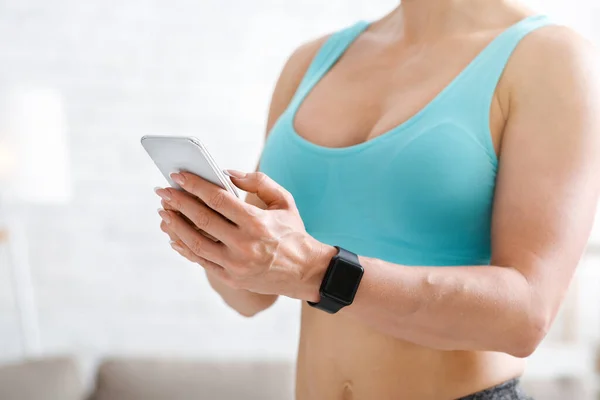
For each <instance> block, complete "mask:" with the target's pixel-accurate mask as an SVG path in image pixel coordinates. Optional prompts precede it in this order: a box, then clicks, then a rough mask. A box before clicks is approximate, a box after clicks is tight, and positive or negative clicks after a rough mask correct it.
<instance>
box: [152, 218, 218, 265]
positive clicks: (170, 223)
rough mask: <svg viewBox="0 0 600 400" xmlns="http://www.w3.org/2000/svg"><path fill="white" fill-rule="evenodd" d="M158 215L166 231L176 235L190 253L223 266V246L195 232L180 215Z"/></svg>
mask: <svg viewBox="0 0 600 400" xmlns="http://www.w3.org/2000/svg"><path fill="white" fill-rule="evenodd" d="M159 214H160V217H161V218H162V219H163V221H164V222H165V223H166V224H167V229H169V230H170V231H171V232H173V233H174V234H175V235H177V236H178V237H179V239H180V240H181V242H183V243H184V244H185V245H186V246H187V247H188V248H189V249H190V250H191V251H192V253H194V254H195V255H196V256H198V257H202V258H205V259H207V260H209V261H212V262H214V263H216V264H218V265H223V260H224V259H225V245H224V244H222V243H216V242H214V241H212V240H210V239H209V238H207V237H206V236H204V235H203V234H201V233H199V232H197V231H196V230H195V229H194V228H192V227H191V226H190V224H188V223H187V222H185V221H184V219H183V218H182V217H181V216H180V215H178V214H177V213H175V212H173V211H166V210H160V211H159Z"/></svg>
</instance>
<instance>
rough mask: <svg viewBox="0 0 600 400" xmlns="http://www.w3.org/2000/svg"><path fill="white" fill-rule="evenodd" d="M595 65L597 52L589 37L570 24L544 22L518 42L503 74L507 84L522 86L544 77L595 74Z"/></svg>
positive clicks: (542, 79) (587, 75)
mask: <svg viewBox="0 0 600 400" xmlns="http://www.w3.org/2000/svg"><path fill="white" fill-rule="evenodd" d="M597 67H598V54H597V51H596V49H595V47H594V46H593V45H592V43H591V42H590V41H589V40H587V39H586V38H585V37H584V36H583V35H581V34H580V33H578V32H576V31H575V30H573V29H571V28H569V27H566V26H562V25H547V26H544V27H541V28H539V29H537V30H535V31H533V32H531V33H530V34H528V35H527V36H526V37H525V38H524V39H523V40H522V41H521V43H520V44H519V45H518V46H517V48H516V49H515V51H514V54H513V56H512V57H511V61H510V62H509V64H508V65H507V67H506V71H505V75H506V78H507V79H506V80H507V82H508V84H509V86H514V87H524V86H530V85H532V84H542V83H543V81H544V80H552V81H555V80H565V81H567V80H568V81H571V80H572V79H576V80H579V79H586V77H587V78H591V77H592V76H593V75H598V72H597V71H596V70H597ZM540 89H541V90H543V88H540Z"/></svg>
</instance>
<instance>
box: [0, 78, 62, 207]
mask: <svg viewBox="0 0 600 400" xmlns="http://www.w3.org/2000/svg"><path fill="white" fill-rule="evenodd" d="M2 108H3V110H2V117H3V118H2V119H3V123H2V128H1V129H0V157H1V159H0V179H2V180H3V181H5V182H4V184H3V185H2V186H3V188H4V189H6V192H7V193H4V195H5V196H6V197H8V199H12V200H19V201H24V202H28V203H64V202H67V201H68V200H69V198H70V196H71V179H70V173H69V154H68V147H67V120H66V115H65V111H64V106H63V100H62V97H61V95H60V93H59V92H57V91H56V90H53V89H49V88H38V87H20V88H15V89H13V90H10V91H8V94H7V96H6V98H5V99H4V102H3V104H2Z"/></svg>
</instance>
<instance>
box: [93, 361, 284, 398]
mask: <svg viewBox="0 0 600 400" xmlns="http://www.w3.org/2000/svg"><path fill="white" fill-rule="evenodd" d="M294 379H295V374H294V364H293V363H292V362H273V361H265V362H256V361H248V362H244V361H231V362H225V361H204V362H202V361H184V360H169V361H165V360H152V359H145V360H140V359H138V360H129V359H112V360H107V361H105V362H103V363H102V364H101V365H100V368H99V370H98V375H97V381H96V391H95V394H94V396H93V400H158V399H169V400H191V399H194V400H204V399H210V400H229V399H232V400H233V399H235V400H238V399H246V400H254V399H256V400H259V399H260V400H288V399H289V400H291V399H293V398H294V395H293V394H294Z"/></svg>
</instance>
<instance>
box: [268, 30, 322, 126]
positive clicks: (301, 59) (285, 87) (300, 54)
mask: <svg viewBox="0 0 600 400" xmlns="http://www.w3.org/2000/svg"><path fill="white" fill-rule="evenodd" d="M330 36H331V35H330V34H328V35H324V36H321V37H319V38H317V39H312V40H310V41H308V42H305V43H304V44H302V45H301V46H299V47H298V48H296V49H295V50H294V51H293V52H292V54H291V55H290V56H289V57H288V59H287V61H286V62H285V65H284V66H283V69H282V71H281V73H280V74H279V78H278V79H277V83H276V84H275V89H274V90H273V96H272V98H271V107H270V111H269V121H268V124H267V132H268V131H270V129H271V127H272V126H273V125H274V124H275V121H277V119H279V116H280V115H281V114H282V113H283V112H284V111H285V109H286V108H287V107H288V105H289V103H290V101H291V100H292V98H293V97H294V94H295V93H296V90H298V87H299V86H300V83H301V82H302V79H303V78H304V75H305V74H306V72H307V71H308V68H309V66H310V64H311V62H312V60H313V59H314V58H315V56H316V55H317V53H318V52H319V49H320V48H321V47H322V46H323V44H325V42H326V41H327V39H329V37H330Z"/></svg>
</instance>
